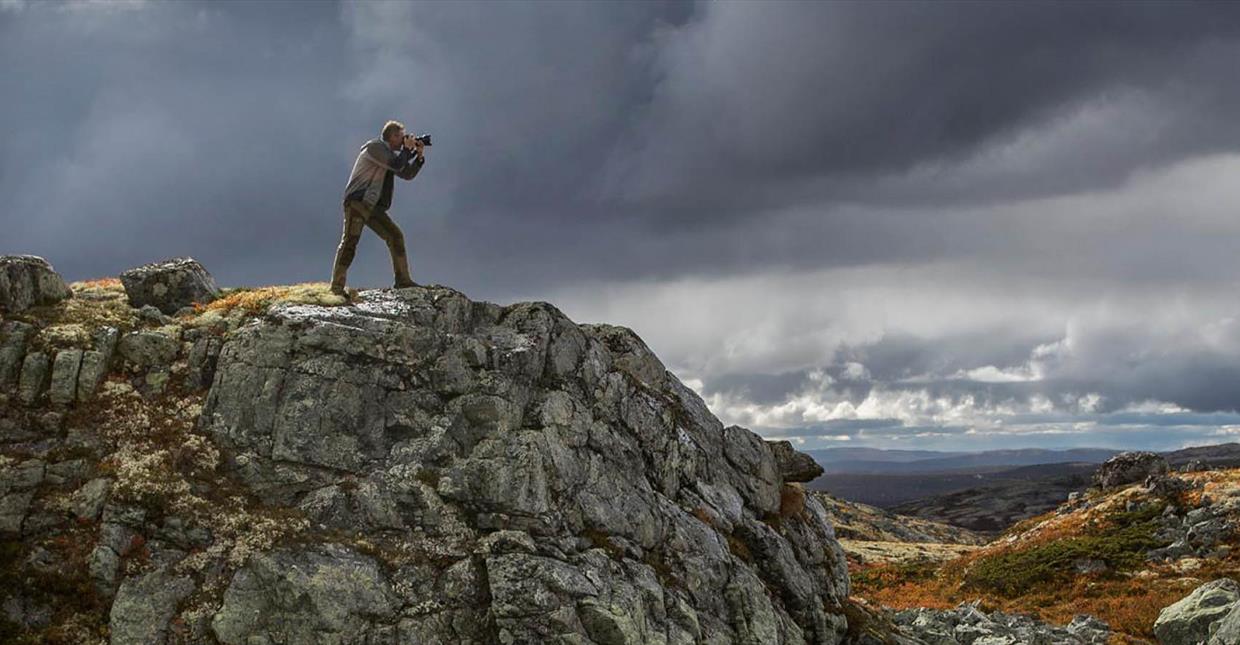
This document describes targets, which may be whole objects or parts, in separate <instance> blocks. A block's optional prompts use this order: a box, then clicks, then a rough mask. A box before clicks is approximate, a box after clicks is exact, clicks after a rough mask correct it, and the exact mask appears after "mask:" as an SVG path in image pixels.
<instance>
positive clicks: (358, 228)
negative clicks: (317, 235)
mask: <svg viewBox="0 0 1240 645" xmlns="http://www.w3.org/2000/svg"><path fill="white" fill-rule="evenodd" d="M365 223H366V211H365V206H359V202H349V204H348V205H347V206H345V207H344V232H342V233H341V234H340V244H339V246H337V247H336V262H335V264H333V265H332V287H331V289H332V291H335V292H337V293H343V292H344V281H345V274H346V273H348V271H349V265H350V264H352V263H353V255H354V253H356V252H357V241H358V239H360V238H361V237H362V227H363V226H364V225H365Z"/></svg>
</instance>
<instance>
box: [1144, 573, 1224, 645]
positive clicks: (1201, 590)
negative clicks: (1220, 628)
mask: <svg viewBox="0 0 1240 645" xmlns="http://www.w3.org/2000/svg"><path fill="white" fill-rule="evenodd" d="M1238 602H1240V585H1237V584H1236V581H1235V580H1232V579H1231V578H1219V579H1218V580H1214V581H1212V582H1207V583H1206V584H1204V585H1201V586H1200V587H1197V588H1196V589H1195V590H1193V592H1192V593H1190V594H1189V595H1187V596H1185V597H1184V598H1182V599H1181V600H1180V601H1179V602H1176V603H1175V604H1173V605H1170V606H1169V607H1166V608H1164V609H1163V610H1162V612H1160V613H1159V614H1158V619H1157V620H1155V621H1154V635H1155V636H1157V637H1158V642H1159V643H1162V645H1201V644H1202V643H1205V642H1206V641H1207V640H1209V638H1210V633H1211V631H1212V630H1211V626H1213V625H1214V624H1215V623H1217V622H1219V621H1221V620H1222V619H1223V618H1224V617H1225V616H1227V615H1228V614H1229V613H1230V612H1231V611H1232V610H1233V609H1234V608H1235V607H1236V605H1237V603H1238Z"/></svg>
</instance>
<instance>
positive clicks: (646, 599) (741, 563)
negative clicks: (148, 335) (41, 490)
mask: <svg viewBox="0 0 1240 645" xmlns="http://www.w3.org/2000/svg"><path fill="white" fill-rule="evenodd" d="M199 427H200V429H201V430H202V431H204V432H206V433H208V434H209V435H210V436H212V437H213V438H214V439H215V440H216V442H217V443H218V444H220V445H221V446H222V447H223V448H224V449H225V456H226V461H225V467H226V468H227V469H228V471H229V472H230V473H231V474H232V475H233V476H235V478H236V479H238V480H239V481H241V482H242V483H243V484H244V485H245V486H247V487H248V488H249V489H250V490H251V491H253V492H255V493H256V494H258V495H259V496H260V497H261V498H262V499H263V500H264V501H265V502H267V503H271V504H281V505H289V506H296V507H298V508H299V509H300V510H301V511H303V512H305V513H306V514H307V515H308V516H309V517H310V518H311V521H312V522H313V523H316V524H317V525H319V526H321V527H323V528H325V529H333V528H335V529H340V530H342V531H360V532H363V533H365V534H367V535H372V536H376V537H378V536H386V537H389V538H393V539H395V540H396V542H398V543H399V541H400V540H401V539H410V540H412V539H415V538H418V539H421V538H426V539H429V540H432V541H433V542H434V543H435V544H436V545H438V546H437V548H438V550H439V556H438V557H436V558H432V559H429V560H428V561H426V562H418V563H414V564H408V563H405V564H402V565H400V566H398V567H389V566H385V565H384V564H383V563H382V562H381V561H380V560H381V559H376V557H375V556H373V555H371V554H366V553H360V552H358V551H357V550H356V549H353V548H349V547H344V546H340V545H332V544H323V543H320V544H312V545H306V546H305V547H304V548H290V547H288V546H283V547H281V548H280V549H278V550H273V551H270V552H267V553H265V554H263V555H261V556H259V557H254V558H251V560H250V561H249V563H248V564H246V565H245V566H244V567H242V568H241V569H240V570H238V571H237V573H236V574H235V575H234V576H233V578H232V580H231V583H230V584H229V585H228V588H227V590H226V592H225V593H224V596H223V598H224V601H223V605H222V607H221V609H220V610H219V612H218V613H217V614H216V615H215V616H213V617H212V619H211V627H212V630H213V632H214V634H215V636H216V637H217V638H219V640H220V641H221V642H224V643H230V644H231V643H247V642H299V641H298V638H300V636H301V635H303V633H317V634H323V633H327V634H334V635H336V637H337V638H339V639H340V642H371V643H387V642H401V643H406V642H428V643H429V642H480V643H481V642H485V643H493V642H499V643H838V642H840V641H841V640H842V638H843V634H844V631H845V620H844V617H843V609H842V604H843V602H844V601H845V599H846V597H847V595H848V579H847V574H846V569H845V563H844V557H843V553H842V551H841V550H840V548H839V546H838V544H837V542H836V541H835V536H834V534H833V531H832V527H831V524H830V522H829V520H828V519H827V516H826V514H825V512H824V510H823V508H822V506H821V504H820V503H819V502H818V501H817V500H816V499H815V498H814V497H808V498H805V501H804V507H803V508H800V507H798V508H797V509H795V510H789V509H788V508H784V509H782V511H783V512H781V489H783V487H785V486H790V484H787V483H785V480H786V479H789V478H791V479H802V478H804V477H805V476H808V470H809V469H808V468H806V467H805V464H804V460H801V459H798V458H797V454H796V453H795V451H792V449H791V447H790V446H779V452H778V453H776V452H773V450H772V447H771V445H770V444H768V443H767V442H764V441H763V440H762V439H761V438H760V437H758V436H757V435H755V434H754V433H752V432H750V431H748V430H745V429H744V428H739V427H735V426H732V427H728V428H724V427H723V425H722V424H721V423H720V422H719V421H718V420H717V419H716V418H715V417H714V416H712V415H711V414H710V412H709V411H708V410H707V408H706V406H705V405H704V404H703V402H702V400H701V399H700V398H699V397H698V396H697V395H696V394H695V393H694V392H693V391H691V390H689V389H688V388H687V387H685V386H684V385H683V384H681V382H680V381H679V380H678V379H677V378H676V377H675V376H674V375H672V374H671V373H670V372H668V371H667V370H666V369H665V368H664V367H663V365H662V364H661V363H660V362H659V360H658V359H657V358H656V357H655V356H654V354H653V353H652V352H651V351H650V350H649V348H648V347H646V345H645V344H644V343H643V342H642V341H641V339H640V338H638V337H637V336H636V335H634V334H633V333H632V332H631V331H629V330H628V329H625V328H622V327H615V326H610V325H578V324H575V323H574V322H572V321H571V320H569V319H568V318H567V317H566V316H564V315H563V314H562V313H561V312H560V311H559V310H557V309H556V308H555V307H553V306H551V305H549V304H546V303H520V304H515V305H511V306H508V307H500V306H498V305H494V304H491V303H484V302H471V301H470V300H468V299H467V298H465V297H464V296H463V295H461V294H460V293H458V292H456V291H453V290H450V289H446V288H442V287H426V288H424V287H417V288H410V289H400V290H376V291H364V292H362V293H361V295H360V297H359V299H358V301H357V302H355V303H354V304H353V305H351V306H348V307H319V306H312V305H293V304H282V305H276V306H274V307H272V308H271V309H270V310H269V311H268V312H267V315H266V316H265V317H263V318H261V319H257V320H254V321H252V322H251V323H249V324H247V325H246V326H244V327H242V328H240V329H238V330H236V331H234V332H232V333H230V334H229V335H228V336H226V337H225V338H224V340H223V341H222V347H220V348H219V350H218V359H217V360H216V361H215V365H214V377H213V380H212V382H211V389H210V393H209V394H208V396H207V399H206V402H205V406H204V409H203V413H202V416H201V417H200V419H199ZM293 599H299V600H296V602H294V600H293ZM306 630H309V631H306ZM267 639H269V640H267ZM366 639H369V640H366Z"/></svg>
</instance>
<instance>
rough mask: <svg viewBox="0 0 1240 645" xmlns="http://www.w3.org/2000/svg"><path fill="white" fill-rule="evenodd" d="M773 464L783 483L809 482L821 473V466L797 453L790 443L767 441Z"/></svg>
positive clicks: (803, 454) (808, 457)
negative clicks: (772, 456) (772, 455)
mask: <svg viewBox="0 0 1240 645" xmlns="http://www.w3.org/2000/svg"><path fill="white" fill-rule="evenodd" d="M767 444H768V445H769V446H770V447H771V453H772V454H774V455H775V464H776V467H777V468H778V469H779V474H780V476H781V477H783V478H784V481H789V482H809V481H813V480H814V478H816V477H818V476H819V475H821V474H822V473H823V469H822V466H820V465H818V462H816V461H814V458H813V457H810V456H809V455H807V454H805V453H803V452H797V451H796V449H795V448H793V447H792V442H791V441H768V442H767Z"/></svg>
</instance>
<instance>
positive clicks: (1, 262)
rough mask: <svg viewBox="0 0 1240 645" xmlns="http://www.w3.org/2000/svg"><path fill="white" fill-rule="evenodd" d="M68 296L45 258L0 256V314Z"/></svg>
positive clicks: (57, 300)
mask: <svg viewBox="0 0 1240 645" xmlns="http://www.w3.org/2000/svg"><path fill="white" fill-rule="evenodd" d="M72 296H73V292H72V291H70V290H69V287H68V285H66V284H65V281H64V279H62V278H61V277H60V274H58V273H56V271H54V270H53V269H52V265H51V264H48V262H47V260H44V259H43V258H41V257H38V256H36V255H0V313H8V314H15V313H18V312H22V311H25V310H27V309H29V308H31V307H35V306H39V305H50V304H55V303H57V302H60V301H61V300H64V299H65V298H70V297H72Z"/></svg>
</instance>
